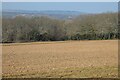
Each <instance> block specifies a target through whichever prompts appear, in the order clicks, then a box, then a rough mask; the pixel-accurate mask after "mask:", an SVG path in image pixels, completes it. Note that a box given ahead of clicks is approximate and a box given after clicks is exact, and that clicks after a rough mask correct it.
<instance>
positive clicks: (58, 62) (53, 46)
mask: <svg viewBox="0 0 120 80" xmlns="http://www.w3.org/2000/svg"><path fill="white" fill-rule="evenodd" d="M2 50H3V54H2V60H3V61H2V71H3V77H30V78H31V77H40V78H49V77H53V78H60V77H61V78H62V77H63V78H64V77H66V78H83V77H85V78H86V77H117V76H118V72H117V71H118V69H117V67H118V41H117V40H90V41H89V40H85V41H53V42H52V41H51V42H49V41H48V42H31V43H11V44H3V46H2Z"/></svg>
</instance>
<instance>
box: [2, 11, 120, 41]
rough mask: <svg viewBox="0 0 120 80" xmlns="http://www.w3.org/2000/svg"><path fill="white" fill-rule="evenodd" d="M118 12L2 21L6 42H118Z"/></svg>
mask: <svg viewBox="0 0 120 80" xmlns="http://www.w3.org/2000/svg"><path fill="white" fill-rule="evenodd" d="M118 37H119V33H118V15H117V13H101V14H86V15H80V16H78V17H76V18H73V19H70V20H60V19H54V18H49V17H46V16H41V17H32V18H28V17H25V16H17V17H15V18H4V17H3V18H2V42H3V43H11V42H31V41H63V40H107V39H118Z"/></svg>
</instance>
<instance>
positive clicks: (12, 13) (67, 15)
mask: <svg viewBox="0 0 120 80" xmlns="http://www.w3.org/2000/svg"><path fill="white" fill-rule="evenodd" d="M82 14H85V13H83V12H79V11H62V10H45V11H27V10H3V12H2V16H3V17H6V18H14V17H16V16H26V17H36V16H48V17H52V18H57V19H72V18H75V17H76V16H78V15H82Z"/></svg>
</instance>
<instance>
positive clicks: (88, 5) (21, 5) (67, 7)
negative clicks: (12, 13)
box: [2, 2, 118, 13]
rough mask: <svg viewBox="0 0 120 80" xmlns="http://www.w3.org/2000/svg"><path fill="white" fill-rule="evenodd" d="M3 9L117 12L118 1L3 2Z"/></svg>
mask: <svg viewBox="0 0 120 80" xmlns="http://www.w3.org/2000/svg"><path fill="white" fill-rule="evenodd" d="M2 9H3V10H32V11H33V10H36V11H41V10H64V11H80V12H87V13H102V12H117V11H118V3H117V2H3V3H2Z"/></svg>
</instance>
